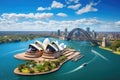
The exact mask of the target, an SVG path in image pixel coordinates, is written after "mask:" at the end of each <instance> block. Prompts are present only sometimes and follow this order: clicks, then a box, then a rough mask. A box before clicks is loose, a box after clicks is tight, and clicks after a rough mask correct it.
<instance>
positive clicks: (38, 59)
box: [14, 38, 83, 75]
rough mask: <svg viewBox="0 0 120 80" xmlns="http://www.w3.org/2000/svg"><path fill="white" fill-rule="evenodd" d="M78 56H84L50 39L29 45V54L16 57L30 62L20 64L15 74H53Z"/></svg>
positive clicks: (25, 53) (20, 54)
mask: <svg viewBox="0 0 120 80" xmlns="http://www.w3.org/2000/svg"><path fill="white" fill-rule="evenodd" d="M76 56H79V58H82V57H83V55H82V54H80V53H79V52H77V51H76V50H74V49H72V48H71V47H67V46H66V45H65V44H64V43H60V44H59V43H58V41H50V40H49V39H48V38H46V39H45V40H44V41H43V42H40V41H35V42H34V43H33V44H30V45H29V49H28V50H27V52H23V53H19V54H16V55H14V57H15V58H17V59H21V60H28V61H27V62H26V63H24V64H19V65H18V67H17V68H16V69H15V70H14V73H15V74H19V75H39V74H47V73H51V72H54V71H57V70H58V69H60V67H61V66H62V65H63V64H64V63H65V62H67V61H68V60H70V59H73V58H76ZM77 58H78V57H77ZM79 58H78V59H79Z"/></svg>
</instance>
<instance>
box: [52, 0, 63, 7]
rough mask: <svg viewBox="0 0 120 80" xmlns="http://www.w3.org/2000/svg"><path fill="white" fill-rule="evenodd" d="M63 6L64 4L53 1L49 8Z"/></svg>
mask: <svg viewBox="0 0 120 80" xmlns="http://www.w3.org/2000/svg"><path fill="white" fill-rule="evenodd" d="M63 7H64V5H63V4H62V3H60V2H57V1H53V2H52V4H51V8H63Z"/></svg>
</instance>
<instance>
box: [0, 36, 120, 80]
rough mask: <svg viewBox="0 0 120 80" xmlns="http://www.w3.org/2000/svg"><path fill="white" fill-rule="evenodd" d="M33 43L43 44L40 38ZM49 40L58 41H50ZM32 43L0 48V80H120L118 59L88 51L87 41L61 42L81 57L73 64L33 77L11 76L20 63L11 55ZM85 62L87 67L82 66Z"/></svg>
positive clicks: (98, 52) (89, 47)
mask: <svg viewBox="0 0 120 80" xmlns="http://www.w3.org/2000/svg"><path fill="white" fill-rule="evenodd" d="M37 40H40V41H43V40H44V38H38V39H37ZM50 40H58V39H54V38H50ZM34 41H35V39H34V40H30V41H26V42H13V43H4V44H0V80H120V77H119V76H120V55H116V54H113V53H112V52H110V51H106V50H103V49H100V48H99V47H92V46H91V44H90V42H87V41H70V42H68V41H62V40H58V41H59V42H60V43H61V42H64V43H65V44H66V45H70V46H72V47H74V49H76V50H77V51H80V52H81V53H82V54H84V55H85V57H84V58H82V59H80V60H78V61H77V62H73V61H68V62H66V63H65V64H64V65H63V66H62V67H61V68H60V70H58V71H56V72H53V73H50V74H45V75H37V76H20V75H16V74H14V72H13V71H14V69H15V68H16V67H17V65H18V64H21V63H24V62H25V61H23V60H18V59H15V58H14V57H13V56H14V55H15V54H18V53H21V52H24V51H26V50H27V48H28V45H29V44H30V43H33V42H34ZM84 62H86V63H88V65H87V66H85V67H84V66H82V64H83V63H84Z"/></svg>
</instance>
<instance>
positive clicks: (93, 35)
mask: <svg viewBox="0 0 120 80" xmlns="http://www.w3.org/2000/svg"><path fill="white" fill-rule="evenodd" d="M92 38H93V39H96V32H95V31H94V30H93V31H92Z"/></svg>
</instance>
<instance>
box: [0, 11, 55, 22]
mask: <svg viewBox="0 0 120 80" xmlns="http://www.w3.org/2000/svg"><path fill="white" fill-rule="evenodd" d="M53 15H54V14H53V13H28V14H21V13H20V14H16V13H4V14H2V15H1V17H2V18H3V19H8V20H16V21H17V20H18V19H48V18H50V17H52V16H53Z"/></svg>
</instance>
